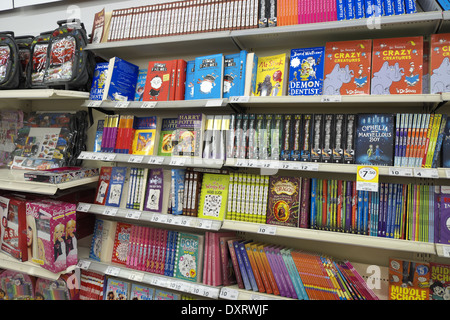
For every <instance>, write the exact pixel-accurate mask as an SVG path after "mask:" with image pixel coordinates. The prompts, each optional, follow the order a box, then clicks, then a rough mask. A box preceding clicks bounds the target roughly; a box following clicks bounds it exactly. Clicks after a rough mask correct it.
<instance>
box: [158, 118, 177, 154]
mask: <svg viewBox="0 0 450 320" xmlns="http://www.w3.org/2000/svg"><path fill="white" fill-rule="evenodd" d="M177 121H178V118H164V119H162V122H161V131H160V134H159V144H158V156H171V155H172V151H173V139H174V136H175V130H176V129H177Z"/></svg>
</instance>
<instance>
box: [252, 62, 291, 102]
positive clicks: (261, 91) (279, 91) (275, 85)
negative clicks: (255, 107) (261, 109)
mask: <svg viewBox="0 0 450 320" xmlns="http://www.w3.org/2000/svg"><path fill="white" fill-rule="evenodd" d="M286 58H287V57H286V54H285V53H283V54H278V55H273V56H267V57H259V58H258V64H257V71H256V86H255V89H254V95H255V96H261V97H264V96H266V97H267V96H282V95H286V84H287V82H288V79H289V71H288V64H287V61H286Z"/></svg>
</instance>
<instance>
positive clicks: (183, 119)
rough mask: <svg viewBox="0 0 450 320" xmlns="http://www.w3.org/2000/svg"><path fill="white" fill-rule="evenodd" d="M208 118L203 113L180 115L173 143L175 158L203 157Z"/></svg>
mask: <svg viewBox="0 0 450 320" xmlns="http://www.w3.org/2000/svg"><path fill="white" fill-rule="evenodd" d="M205 122H206V116H205V115H204V114H201V113H193V114H179V115H178V120H177V130H176V131H175V136H174V139H173V140H172V143H173V151H172V155H173V156H189V157H201V156H202V151H203V139H204V138H203V134H204V130H205Z"/></svg>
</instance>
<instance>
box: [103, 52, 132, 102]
mask: <svg viewBox="0 0 450 320" xmlns="http://www.w3.org/2000/svg"><path fill="white" fill-rule="evenodd" d="M138 74H139V67H138V66H136V65H134V64H132V63H130V62H128V61H125V60H123V59H120V58H118V57H114V58H111V59H110V60H109V65H108V72H107V75H106V80H105V85H104V90H103V100H110V101H133V100H134V95H135V93H136V82H137V78H138Z"/></svg>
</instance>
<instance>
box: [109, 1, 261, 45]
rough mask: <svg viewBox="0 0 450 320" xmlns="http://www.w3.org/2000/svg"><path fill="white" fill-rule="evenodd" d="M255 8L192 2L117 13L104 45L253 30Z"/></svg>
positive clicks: (236, 3) (239, 3)
mask: <svg viewBox="0 0 450 320" xmlns="http://www.w3.org/2000/svg"><path fill="white" fill-rule="evenodd" d="M257 5H258V1H257V0H245V1H244V0H192V1H175V2H171V3H164V4H155V5H147V6H142V7H134V8H127V9H118V10H114V11H113V13H112V17H111V26H110V31H109V35H108V41H120V40H129V39H143V38H148V37H160V36H166V35H177V34H178V35H181V34H190V33H199V32H212V31H223V30H238V29H247V28H254V27H256V26H257V12H258V10H256V8H257ZM149 21H151V23H149Z"/></svg>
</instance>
